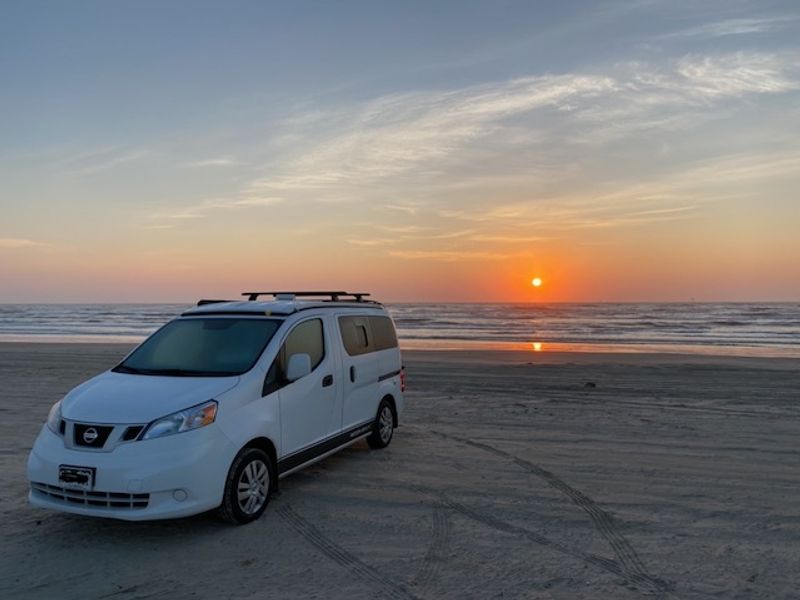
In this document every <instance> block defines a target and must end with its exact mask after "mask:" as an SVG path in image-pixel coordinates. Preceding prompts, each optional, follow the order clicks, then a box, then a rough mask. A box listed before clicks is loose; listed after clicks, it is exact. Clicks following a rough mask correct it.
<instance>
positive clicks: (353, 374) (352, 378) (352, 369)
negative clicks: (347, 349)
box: [350, 366, 356, 383]
mask: <svg viewBox="0 0 800 600" xmlns="http://www.w3.org/2000/svg"><path fill="white" fill-rule="evenodd" d="M350 381H352V382H353V383H355V382H356V368H355V367H354V366H352V367H350Z"/></svg>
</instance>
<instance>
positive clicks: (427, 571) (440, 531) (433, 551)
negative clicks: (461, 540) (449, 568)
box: [412, 504, 450, 592]
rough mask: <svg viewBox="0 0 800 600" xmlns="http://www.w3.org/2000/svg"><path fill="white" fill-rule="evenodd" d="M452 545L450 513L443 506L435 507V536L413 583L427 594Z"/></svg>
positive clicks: (432, 537) (433, 535)
mask: <svg viewBox="0 0 800 600" xmlns="http://www.w3.org/2000/svg"><path fill="white" fill-rule="evenodd" d="M449 544H450V511H449V510H446V509H445V508H444V507H443V506H441V505H438V504H437V505H436V506H434V507H433V534H432V536H431V542H430V545H429V546H428V551H427V552H426V553H425V557H424V558H423V559H422V567H421V568H420V570H419V572H418V573H417V574H416V576H415V577H414V579H413V580H412V583H413V584H415V585H417V586H419V588H420V592H425V591H427V590H428V588H429V587H430V586H431V584H432V583H433V582H434V581H435V580H436V578H437V576H438V574H439V569H440V568H441V565H442V563H443V562H444V560H445V552H446V551H447V548H448V546H449Z"/></svg>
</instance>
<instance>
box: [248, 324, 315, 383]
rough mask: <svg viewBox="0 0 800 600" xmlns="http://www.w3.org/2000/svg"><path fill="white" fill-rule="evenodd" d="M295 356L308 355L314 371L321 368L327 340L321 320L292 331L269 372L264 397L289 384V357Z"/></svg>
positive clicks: (297, 327)
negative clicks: (287, 366) (287, 367)
mask: <svg viewBox="0 0 800 600" xmlns="http://www.w3.org/2000/svg"><path fill="white" fill-rule="evenodd" d="M293 354H308V355H309V356H310V357H311V370H312V371H313V370H314V369H316V368H317V367H318V366H319V363H321V362H322V359H323V358H325V338H324V337H323V332H322V320H321V319H311V320H309V321H304V322H302V323H300V324H299V325H297V326H296V327H295V328H294V329H292V331H291V333H289V336H288V337H287V338H286V341H284V342H283V346H281V349H280V350H279V351H278V356H276V357H275V361H274V362H273V363H272V366H271V367H270V368H269V371H268V372H267V376H266V378H265V379H264V387H263V389H262V395H263V396H266V395H267V394H271V393H272V392H274V391H275V390H278V389H280V388H282V387H283V386H284V385H286V384H287V383H288V382H287V381H286V365H287V364H288V363H289V357H290V356H292V355H293Z"/></svg>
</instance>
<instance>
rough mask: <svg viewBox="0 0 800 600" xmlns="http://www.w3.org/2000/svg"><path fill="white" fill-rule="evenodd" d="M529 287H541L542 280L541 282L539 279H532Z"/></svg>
mask: <svg viewBox="0 0 800 600" xmlns="http://www.w3.org/2000/svg"><path fill="white" fill-rule="evenodd" d="M531 285H532V286H533V287H541V285H542V280H541V279H539V278H538V277H534V278H533V279H532V280H531Z"/></svg>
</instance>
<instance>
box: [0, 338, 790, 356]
mask: <svg viewBox="0 0 800 600" xmlns="http://www.w3.org/2000/svg"><path fill="white" fill-rule="evenodd" d="M145 339H146V338H144V337H130V336H129V337H126V336H113V337H112V336H102V337H101V336H70V337H66V336H47V335H42V336H30V335H22V336H13V335H0V346H16V345H25V346H62V347H63V346H70V345H76V346H90V347H91V346H98V347H103V346H120V347H127V348H133V347H135V346H137V345H138V344H140V343H141V342H142V341H144V340H145ZM400 350H401V351H402V352H404V353H407V352H415V353H416V352H434V353H450V352H456V353H467V354H469V353H487V352H490V353H502V354H519V355H524V356H526V357H528V360H535V361H536V362H539V361H541V360H545V361H548V362H550V360H551V359H552V358H553V357H555V356H564V355H600V356H616V357H620V360H628V358H630V357H631V356H662V357H668V358H669V360H673V359H674V358H676V357H694V359H695V360H696V359H700V358H705V359H724V358H741V359H762V360H763V359H774V360H786V361H798V360H800V348H798V349H795V348H778V347H774V346H771V347H764V346H720V345H710V344H708V345H703V344H695V345H680V344H624V343H613V344H599V343H598V344H593V343H562V342H546V341H542V342H512V341H485V340H444V339H436V340H430V339H427V340H426V339H412V340H408V339H406V340H403V339H401V340H400ZM546 357H550V359H548V358H546Z"/></svg>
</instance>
